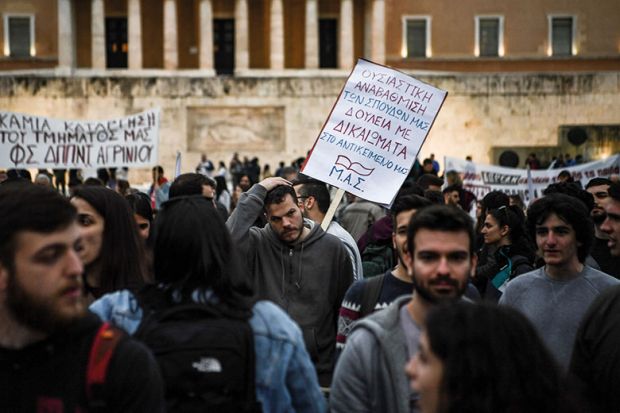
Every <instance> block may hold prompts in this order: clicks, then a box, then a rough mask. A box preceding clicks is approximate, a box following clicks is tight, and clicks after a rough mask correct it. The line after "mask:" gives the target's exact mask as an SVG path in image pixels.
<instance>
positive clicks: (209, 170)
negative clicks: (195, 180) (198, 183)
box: [196, 153, 215, 177]
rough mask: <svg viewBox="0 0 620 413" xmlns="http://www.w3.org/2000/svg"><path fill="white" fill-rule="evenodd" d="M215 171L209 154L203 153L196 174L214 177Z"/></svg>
mask: <svg viewBox="0 0 620 413" xmlns="http://www.w3.org/2000/svg"><path fill="white" fill-rule="evenodd" d="M214 170H215V167H214V166H213V162H211V161H210V160H209V158H207V154H206V153H203V154H202V155H200V162H198V165H197V166H196V173H197V174H201V175H204V176H209V177H211V176H213V171H214Z"/></svg>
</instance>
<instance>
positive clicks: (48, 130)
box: [0, 109, 159, 169]
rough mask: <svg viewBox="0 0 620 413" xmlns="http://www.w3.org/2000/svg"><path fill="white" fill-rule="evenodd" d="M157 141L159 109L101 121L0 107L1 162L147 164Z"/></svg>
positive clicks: (27, 164) (154, 156)
mask: <svg viewBox="0 0 620 413" xmlns="http://www.w3.org/2000/svg"><path fill="white" fill-rule="evenodd" d="M158 147H159V109H152V110H147V111H145V112H142V113H138V114H135V115H131V116H127V117H125V118H119V119H112V120H100V121H75V120H59V119H50V118H45V117H40V116H30V115H25V114H19V113H12V112H3V111H0V168H59V169H67V168H99V167H110V166H117V167H118V166H128V167H129V166H133V167H139V166H152V165H154V164H156V163H157V159H158Z"/></svg>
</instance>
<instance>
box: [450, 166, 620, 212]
mask: <svg viewBox="0 0 620 413" xmlns="http://www.w3.org/2000/svg"><path fill="white" fill-rule="evenodd" d="M445 170H446V171H452V170H453V171H457V172H459V173H460V175H461V178H462V179H463V187H464V188H465V189H468V190H470V191H472V192H473V193H474V194H475V195H476V197H477V198H478V199H482V198H483V197H484V196H485V195H486V194H488V193H489V192H491V191H502V192H505V193H506V194H508V195H520V196H521V199H523V201H524V202H525V203H526V204H528V203H529V202H530V201H532V200H534V199H537V198H540V197H541V196H543V193H542V191H543V190H544V189H545V188H546V187H547V186H549V184H552V183H554V182H556V181H557V176H558V175H559V174H560V172H561V171H564V170H566V171H568V172H570V174H571V176H572V177H573V179H574V180H575V181H580V182H581V184H582V186H583V187H584V188H585V186H586V184H587V183H588V181H590V179H592V178H597V177H603V178H609V175H611V174H618V173H620V155H614V156H610V157H609V158H606V159H603V160H600V161H594V162H588V163H584V164H581V165H575V166H572V167H567V168H561V169H536V170H531V171H530V175H531V178H530V179H531V180H530V185H529V186H528V170H527V169H515V168H504V167H501V166H494V165H482V164H476V163H473V162H468V161H465V160H463V159H458V158H450V157H446V165H445Z"/></svg>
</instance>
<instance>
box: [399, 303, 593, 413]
mask: <svg viewBox="0 0 620 413" xmlns="http://www.w3.org/2000/svg"><path fill="white" fill-rule="evenodd" d="M423 328H424V329H423V331H422V334H421V336H420V343H419V351H418V353H417V354H416V355H415V356H414V357H413V358H411V359H410V361H409V363H408V364H407V374H408V375H409V377H410V378H411V387H412V389H413V390H414V391H417V392H419V394H420V410H421V412H422V413H448V412H471V413H474V412H475V413H497V412H511V413H531V412H538V413H556V412H578V411H581V410H579V408H578V406H577V405H575V404H572V403H570V402H569V400H568V397H567V394H568V392H567V390H566V385H565V384H564V383H563V379H562V374H561V372H560V370H559V369H558V367H557V365H556V364H555V361H554V360H553V358H552V357H551V355H550V354H549V352H548V351H547V349H546V348H545V346H544V344H543V343H542V341H541V340H540V338H539V337H538V334H537V333H536V331H535V330H534V329H533V328H532V326H531V324H530V323H529V322H528V321H527V319H526V318H525V317H523V316H522V315H521V314H519V313H518V312H517V311H514V310H511V309H508V308H502V307H496V306H490V305H484V304H481V305H472V304H468V303H457V304H454V305H452V306H440V307H436V308H434V309H432V310H431V311H430V312H429V314H428V317H427V318H426V321H425V323H424V327H423Z"/></svg>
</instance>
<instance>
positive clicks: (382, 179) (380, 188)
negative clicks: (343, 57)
mask: <svg viewBox="0 0 620 413" xmlns="http://www.w3.org/2000/svg"><path fill="white" fill-rule="evenodd" d="M446 95H447V92H445V91H443V90H440V89H437V88H435V87H433V86H430V85H428V84H426V83H423V82H420V81H418V80H416V79H414V78H412V77H410V76H407V75H406V74H404V73H402V72H399V71H397V70H394V69H390V68H388V67H385V66H381V65H377V64H374V63H372V62H369V61H367V60H363V59H360V60H358V61H357V65H356V66H355V68H354V69H353V71H352V72H351V75H350V76H349V78H348V79H347V82H346V84H345V86H344V87H343V89H342V91H341V92H340V96H338V100H337V101H336V104H335V105H334V107H333V109H332V111H331V113H330V116H329V118H328V119H327V122H325V125H324V126H323V129H322V130H321V133H320V134H319V137H318V138H317V140H316V142H315V143H314V146H313V148H312V151H311V153H310V156H309V157H308V159H307V161H306V164H305V165H304V168H303V170H302V171H303V173H304V174H306V175H309V176H311V177H313V178H316V179H319V180H321V181H323V182H327V183H328V184H330V185H333V186H335V187H337V188H341V189H344V190H346V191H348V192H350V193H352V194H354V195H357V196H359V197H360V198H364V199H367V200H369V201H373V202H377V203H380V204H389V203H391V202H392V199H393V198H394V196H396V193H397V192H398V189H399V188H400V187H401V185H402V183H403V182H404V180H405V178H407V174H408V173H409V170H410V168H411V165H412V164H413V161H414V160H415V157H416V155H417V154H418V151H419V150H420V147H421V146H422V144H423V143H424V140H425V139H426V136H427V135H428V132H429V131H430V129H431V126H432V125H433V122H434V121H435V117H436V116H437V113H438V112H439V109H441V105H442V104H443V102H444V100H445V98H446Z"/></svg>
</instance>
